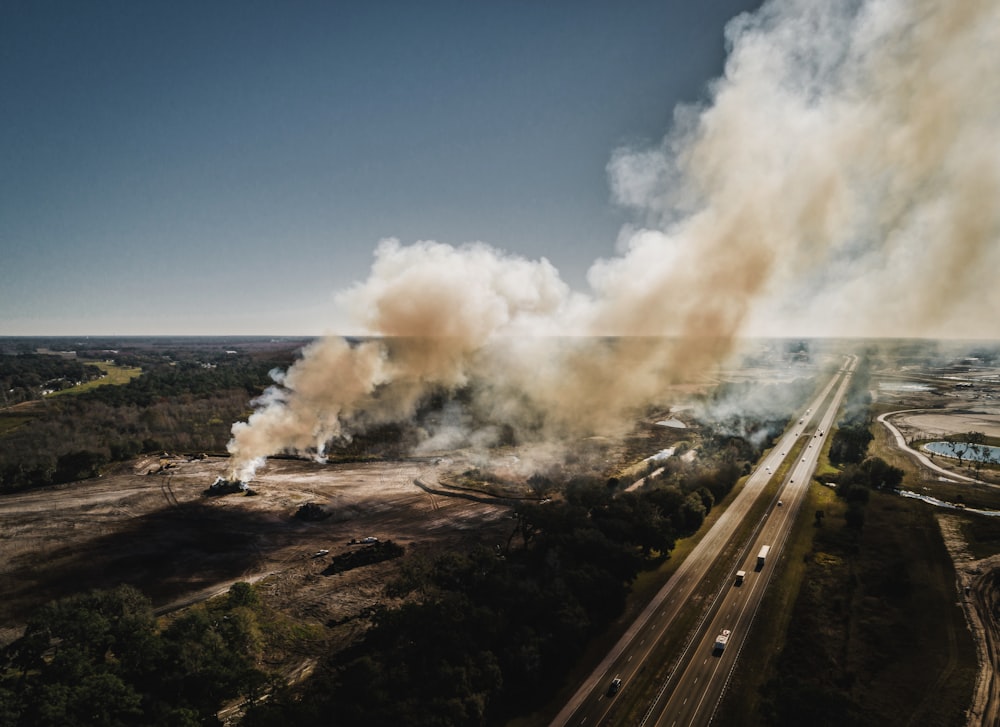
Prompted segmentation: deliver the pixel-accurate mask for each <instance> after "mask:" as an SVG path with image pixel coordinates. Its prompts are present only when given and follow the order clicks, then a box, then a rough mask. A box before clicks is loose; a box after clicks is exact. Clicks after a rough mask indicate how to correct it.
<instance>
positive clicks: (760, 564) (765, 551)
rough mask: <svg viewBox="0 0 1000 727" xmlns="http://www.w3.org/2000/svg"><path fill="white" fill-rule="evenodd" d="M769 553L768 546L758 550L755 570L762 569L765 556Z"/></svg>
mask: <svg viewBox="0 0 1000 727" xmlns="http://www.w3.org/2000/svg"><path fill="white" fill-rule="evenodd" d="M770 552H771V546H770V545H763V546H761V548H760V552H759V553H757V570H760V569H761V568H763V567H764V562H765V561H766V560H767V554H768V553H770Z"/></svg>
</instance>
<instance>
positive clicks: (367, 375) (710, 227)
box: [230, 0, 1000, 478]
mask: <svg viewBox="0 0 1000 727" xmlns="http://www.w3.org/2000/svg"><path fill="white" fill-rule="evenodd" d="M726 38H727V42H728V45H729V57H728V60H727V64H726V69H725V74H724V76H723V77H722V78H720V79H718V80H717V81H716V82H715V83H714V84H713V85H712V87H711V94H710V101H709V103H708V104H706V105H705V106H703V107H683V108H679V109H677V111H676V112H675V119H674V125H673V128H672V129H671V130H670V131H669V133H668V134H667V136H666V137H665V138H664V139H663V141H662V142H661V143H660V144H658V145H656V146H653V147H651V148H628V149H619V150H617V151H616V152H614V154H613V155H612V158H611V161H610V162H609V165H608V173H609V178H610V183H611V189H612V194H613V196H614V198H615V200H616V201H617V202H618V203H619V204H622V205H624V206H626V207H629V208H632V209H634V210H635V212H636V216H637V220H638V223H637V224H635V225H633V226H629V227H627V228H626V229H624V230H622V232H621V234H620V236H619V240H618V250H619V252H618V254H617V255H615V256H613V257H609V258H607V259H603V260H598V261H597V262H595V263H594V264H593V266H592V267H591V269H590V272H589V276H588V280H589V283H590V290H589V291H588V292H587V293H575V292H573V291H571V290H570V289H569V287H568V286H567V285H566V284H565V283H564V282H563V281H562V280H561V279H560V277H559V274H558V271H556V269H555V268H554V267H553V266H552V265H551V264H550V263H549V262H548V261H546V260H545V259H544V258H543V259H540V260H527V259H524V258H521V257H517V256H512V255H507V254H505V253H503V252H501V251H498V250H495V249H493V248H491V247H489V246H488V245H485V244H482V243H474V244H470V245H466V246H463V247H457V248H456V247H452V246H449V245H443V244H439V243H435V242H429V241H424V242H418V243H416V244H413V245H409V246H407V245H403V244H401V243H399V242H398V241H396V240H387V241H383V242H382V243H381V244H380V245H379V247H378V249H377V250H376V253H375V262H374V265H373V267H372V271H371V274H370V275H369V277H368V279H367V280H366V281H364V282H361V283H358V284H357V285H355V286H354V287H352V288H351V289H349V290H347V291H344V292H343V293H342V294H341V296H340V301H341V303H342V304H343V305H344V306H345V307H347V308H348V309H349V310H351V311H352V313H353V314H354V317H355V319H356V320H358V321H359V322H360V323H362V324H363V325H364V326H365V327H366V328H367V330H369V331H371V332H372V333H373V334H378V335H381V336H386V337H388V338H386V339H384V340H370V341H368V342H366V343H363V344H360V345H355V346H351V345H348V344H347V343H346V342H344V341H340V340H338V339H329V340H324V341H319V342H317V343H316V344H314V345H313V346H312V347H310V348H309V349H308V350H306V351H305V352H304V356H303V359H302V360H301V361H300V362H298V363H297V364H296V365H295V366H293V367H292V368H291V369H289V371H288V372H287V373H285V374H281V375H280V376H279V377H278V381H277V385H276V386H275V387H273V388H272V389H271V390H269V392H268V393H267V394H265V396H264V397H262V399H261V400H260V401H259V402H257V404H256V411H255V413H254V414H253V415H252V416H251V418H250V420H249V421H248V422H246V423H237V424H236V425H234V427H233V439H232V442H231V443H230V451H231V452H232V454H233V473H234V474H239V475H242V476H244V478H248V477H249V476H251V475H252V473H253V469H254V466H255V465H254V463H259V462H260V461H261V459H262V458H263V457H266V456H268V455H269V454H274V453H277V452H281V451H286V450H287V451H299V452H317V453H321V452H322V451H323V448H324V447H325V446H326V443H327V442H328V441H330V440H332V439H336V438H337V437H349V436H350V435H351V433H352V432H357V431H364V430H365V429H366V428H368V427H371V426H373V425H377V424H379V423H384V422H389V421H400V420H404V419H407V418H409V417H411V416H413V414H414V412H415V411H416V409H417V407H418V406H419V404H420V402H421V400H422V399H423V398H424V397H425V396H426V394H427V392H429V391H432V390H455V389H457V388H459V387H469V386H470V385H473V384H474V386H471V391H472V392H473V394H472V395H471V398H470V401H469V403H468V406H469V407H470V409H471V410H473V411H474V412H475V414H476V417H475V419H476V420H477V421H480V420H485V421H491V422H494V423H499V424H508V425H511V426H519V425H522V424H527V423H530V425H531V427H532V431H537V432H538V434H539V436H544V437H552V438H558V437H560V436H567V435H577V434H581V433H610V432H613V431H615V430H616V429H618V428H619V427H620V426H622V424H623V422H624V420H625V419H626V417H627V415H628V414H629V413H630V412H631V411H633V410H634V408H635V407H638V406H641V405H643V404H646V403H648V402H650V401H652V400H655V399H656V397H657V395H658V394H660V393H661V392H662V390H663V387H664V385H665V384H666V383H670V382H672V381H678V380H684V379H687V378H689V377H691V376H693V375H697V374H698V373H701V372H704V371H705V370H706V369H708V368H710V367H711V366H712V365H713V364H714V363H715V362H717V361H719V360H720V359H721V358H722V357H723V356H725V355H726V354H727V353H728V352H729V351H730V350H731V347H732V345H733V341H734V340H735V339H736V338H737V337H738V336H739V335H741V334H744V333H747V332H752V333H765V334H785V335H787V334H789V333H792V334H796V335H823V334H828V335H853V336H857V335H895V336H916V335H934V336H941V335H945V336H976V337H997V336H1000V330H998V329H997V326H998V325H1000V324H998V323H997V319H996V318H995V316H990V315H989V312H990V311H995V310H997V309H998V308H1000V286H996V285H994V284H993V277H994V275H995V271H996V270H997V269H1000V244H998V239H1000V205H997V204H996V201H997V199H1000V195H998V192H1000V145H997V143H996V136H995V133H996V129H997V128H1000V74H998V73H996V69H997V68H1000V3H998V2H997V1H996V0H960V1H959V2H948V3H940V2H936V1H933V0H871V1H869V2H845V3H820V2H814V1H812V0H780V1H775V2H768V3H765V5H764V6H763V7H762V8H761V9H760V10H759V11H757V12H756V13H753V14H745V15H742V16H740V17H738V18H736V19H734V20H733V21H731V22H730V24H729V25H728V26H727V28H726ZM554 335H559V336H564V337H565V338H561V339H558V340H557V341H553V339H551V338H546V337H551V336H554ZM596 336H621V337H624V338H619V339H617V341H616V342H611V341H607V340H600V339H595V338H594V337H596ZM645 337H656V338H645ZM659 337H672V338H670V339H664V338H659ZM452 419H453V421H457V420H456V419H455V418H454V417H453V418H452ZM430 436H433V434H432V435H430Z"/></svg>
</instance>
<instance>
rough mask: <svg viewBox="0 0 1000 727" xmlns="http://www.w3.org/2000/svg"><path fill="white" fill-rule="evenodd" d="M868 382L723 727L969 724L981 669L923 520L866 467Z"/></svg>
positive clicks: (880, 464)
mask: <svg viewBox="0 0 1000 727" xmlns="http://www.w3.org/2000/svg"><path fill="white" fill-rule="evenodd" d="M867 371H868V366H867V365H864V363H863V364H862V366H859V368H858V373H857V374H856V375H855V380H854V382H853V385H852V387H851V390H850V393H849V396H848V399H847V401H846V403H845V408H844V415H843V417H842V419H841V421H840V423H839V424H838V430H837V431H835V432H834V433H833V436H832V437H831V441H830V446H829V451H828V454H829V459H830V462H831V464H832V465H834V468H835V470H836V471H835V472H833V471H830V470H826V469H824V471H823V474H822V475H821V476H822V479H823V480H824V482H825V483H826V484H827V485H828V486H830V488H831V489H832V492H833V493H835V495H836V498H835V500H832V499H831V494H829V493H830V490H827V491H826V492H825V493H821V492H816V491H815V490H816V488H818V487H820V485H817V484H815V483H814V484H813V486H812V487H813V490H814V491H813V492H811V493H810V499H809V501H808V502H809V505H808V507H811V508H813V509H814V512H813V513H812V514H813V515H814V517H812V518H808V517H803V518H801V519H800V523H799V525H798V527H797V528H796V531H795V533H794V537H793V540H792V541H790V543H789V547H788V549H787V554H788V555H787V556H786V558H784V559H783V561H782V563H781V569H782V576H781V578H780V579H779V580H778V581H776V582H775V585H776V586H777V587H776V588H775V589H774V591H773V592H772V593H770V594H769V595H768V596H767V599H766V601H765V604H764V606H763V607H762V609H761V612H762V613H763V614H767V616H766V619H767V620H769V621H770V620H774V621H775V622H776V624H777V625H772V624H768V623H765V624H761V630H760V631H757V630H756V624H755V634H754V635H753V636H752V637H751V643H750V644H748V647H749V648H747V649H745V650H744V652H743V658H742V659H741V664H740V667H739V669H738V671H737V675H736V679H735V682H734V694H733V695H731V697H730V698H729V699H728V700H727V703H726V705H725V706H724V710H725V711H724V713H723V714H722V717H723V718H727V719H736V717H737V715H739V720H738V721H740V722H741V723H744V724H758V725H777V726H782V727H783V726H785V725H788V726H789V727H791V726H792V725H802V724H810V725H817V726H822V725H830V726H831V727H833V726H834V725H836V726H837V727H840V726H842V725H859V726H860V725H882V724H920V725H956V726H957V725H962V724H964V723H965V709H966V708H967V707H968V705H969V700H970V698H971V693H972V685H973V682H974V679H975V674H976V657H975V650H974V645H973V643H972V640H971V637H970V635H969V633H968V630H967V627H966V624H965V619H964V615H963V613H962V611H961V609H960V608H959V607H958V606H957V605H956V603H955V599H956V592H955V588H956V586H955V572H954V568H953V567H952V564H951V560H950V558H949V556H948V553H947V550H946V549H945V546H944V543H943V541H942V538H941V534H940V530H939V528H938V525H937V522H936V521H935V518H934V513H933V510H932V508H931V507H928V506H927V505H926V504H924V503H922V502H918V501H914V500H908V499H905V498H901V497H898V496H897V495H895V494H894V493H893V490H895V489H896V488H897V487H899V485H900V483H901V481H902V479H903V477H904V470H902V469H900V468H897V467H894V466H893V465H891V464H889V463H887V462H886V461H884V460H883V459H881V458H880V457H874V456H869V454H868V445H869V443H870V441H871V440H872V439H873V436H872V433H871V427H872V421H871V417H870V415H869V409H870V402H867V401H866V400H867V391H868V389H869V382H868V381H867ZM842 431H843V433H841V432H842ZM786 620H787V623H788V626H787V629H785V628H783V624H784V622H785V621H786ZM774 643H777V644H778V646H779V648H778V649H777V650H776V651H775V650H774V649H773V647H772V646H770V645H771V644H774ZM764 667H766V669H765V668H764ZM756 674H761V675H762V676H759V677H758V676H756ZM751 690H759V691H757V692H756V694H750V693H748V692H749V691H751Z"/></svg>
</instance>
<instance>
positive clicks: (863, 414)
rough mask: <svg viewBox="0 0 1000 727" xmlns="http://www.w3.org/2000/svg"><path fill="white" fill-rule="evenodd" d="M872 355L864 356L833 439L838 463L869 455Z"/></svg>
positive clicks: (833, 453)
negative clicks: (866, 453)
mask: <svg viewBox="0 0 1000 727" xmlns="http://www.w3.org/2000/svg"><path fill="white" fill-rule="evenodd" d="M871 404H872V397H871V358H870V355H869V354H865V355H864V356H862V357H861V358H860V359H859V361H858V365H857V368H856V369H855V370H854V375H853V376H852V377H851V383H850V385H849V387H848V389H847V395H846V396H845V397H844V415H843V417H841V419H840V421H838V422H837V428H836V430H835V431H834V432H833V439H832V441H831V442H830V462H832V463H833V464H835V465H842V464H849V463H853V464H857V463H859V462H861V460H863V459H864V458H865V452H867V450H868V444H869V443H870V442H871V441H872V438H873V437H872V433H871V431H870V429H871Z"/></svg>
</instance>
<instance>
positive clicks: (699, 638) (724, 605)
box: [552, 358, 856, 727]
mask: <svg viewBox="0 0 1000 727" xmlns="http://www.w3.org/2000/svg"><path fill="white" fill-rule="evenodd" d="M855 362H856V360H855V359H853V358H851V359H850V360H849V362H848V363H847V364H845V366H844V367H843V368H841V369H840V370H839V371H838V372H837V373H836V374H835V375H834V376H833V377H831V379H830V381H829V382H828V383H827V385H826V386H824V387H823V390H822V391H821V392H820V393H819V394H818V395H817V396H816V397H815V399H814V400H813V401H812V402H811V403H810V405H809V407H808V409H807V414H805V415H804V416H803V420H802V424H796V425H795V426H792V427H790V428H789V430H788V431H787V432H785V434H784V435H783V436H782V437H781V439H780V440H779V441H778V442H777V444H775V446H774V447H773V448H772V449H771V451H770V452H769V453H768V454H767V455H766V456H765V457H764V458H763V459H762V460H761V462H760V463H759V465H758V467H757V469H756V470H755V471H754V472H753V473H751V475H750V476H749V477H748V478H747V480H746V482H745V483H744V486H743V489H742V490H741V491H740V493H739V494H738V495H737V496H736V498H735V499H734V500H733V502H732V503H731V504H730V505H729V507H728V508H727V509H726V511H725V512H724V513H723V514H722V516H721V517H719V519H718V520H717V521H716V523H715V525H714V526H713V527H712V529H711V530H709V531H708V532H707V533H706V534H705V536H704V538H702V540H701V542H700V543H699V544H698V545H697V546H696V547H695V548H694V549H693V550H692V551H691V553H690V554H689V555H688V557H687V558H685V560H684V562H683V563H682V564H681V565H680V566H679V567H678V569H677V571H676V573H674V575H673V576H672V577H671V578H670V580H669V581H668V582H667V583H666V584H665V585H664V586H663V588H662V589H660V591H659V592H658V593H657V594H656V596H655V597H654V598H653V599H652V600H651V601H650V603H649V605H648V606H647V607H646V608H645V609H644V610H643V612H642V613H641V614H640V615H639V616H638V618H636V620H635V621H634V622H633V624H632V625H631V626H630V627H629V629H628V630H627V631H626V632H625V634H624V635H623V636H622V638H621V639H620V640H619V641H618V643H617V644H616V645H615V646H614V647H613V648H612V649H611V651H610V652H609V653H608V654H607V656H606V657H605V658H604V659H603V660H602V661H601V663H600V664H599V665H598V666H597V668H596V669H595V670H594V671H593V672H592V673H591V674H590V676H588V677H587V678H586V679H585V680H584V682H583V684H581V686H580V687H579V688H578V689H577V691H576V693H575V694H574V695H573V696H572V697H571V698H570V700H569V701H568V702H567V704H566V705H565V706H564V707H563V709H562V710H561V711H560V712H559V714H558V715H556V717H555V719H554V720H553V721H552V725H553V726H554V727H562V726H563V725H574V726H576V725H587V726H588V727H589V726H590V725H599V724H618V723H619V720H621V719H623V718H624V716H625V715H623V714H617V712H618V710H617V709H616V706H617V705H618V704H619V703H620V701H621V697H622V695H624V694H625V693H626V691H627V690H628V689H629V686H630V683H631V682H633V680H635V677H636V675H637V674H640V673H641V672H644V671H645V670H646V669H647V668H649V669H650V670H651V671H655V669H656V667H658V666H659V665H658V664H656V663H653V662H652V661H651V655H652V654H653V653H654V651H655V649H656V647H657V645H658V643H659V641H660V640H661V639H662V638H663V636H664V634H665V633H666V631H667V629H668V628H669V627H670V625H671V623H672V622H673V620H674V619H675V618H676V617H677V616H678V614H680V613H681V612H682V611H684V610H686V609H690V608H701V609H702V614H701V618H700V621H699V623H698V627H697V629H696V633H695V634H694V636H693V638H692V639H691V640H690V641H689V642H688V645H687V647H686V648H685V649H684V651H683V653H682V654H680V655H678V656H677V657H676V663H675V664H674V666H673V668H672V669H671V670H670V673H669V675H668V676H667V678H666V679H665V681H663V682H662V683H661V684H658V685H656V686H655V687H654V688H653V689H652V690H650V695H649V699H648V707H647V708H646V709H645V713H644V714H643V716H642V717H641V721H640V724H669V725H673V724H677V725H695V724H708V722H709V721H710V719H711V715H712V714H713V713H714V711H715V708H716V707H717V705H718V703H719V701H720V699H721V697H722V694H723V692H724V690H725V685H726V682H727V680H728V677H729V674H730V673H731V672H732V669H733V666H734V665H735V662H736V658H737V656H738V654H739V649H740V647H741V646H742V643H743V641H744V640H745V638H746V634H747V632H748V631H749V628H750V624H751V622H752V620H753V616H754V612H755V610H756V608H757V605H758V604H759V602H760V598H761V596H762V595H763V592H764V588H765V587H766V584H767V579H768V578H769V577H770V573H771V572H772V571H773V561H774V559H775V557H776V556H778V555H780V549H781V545H782V544H783V543H784V540H785V538H786V537H787V533H788V531H789V529H790V527H791V524H792V522H793V520H794V518H795V516H796V515H797V514H798V511H799V509H800V507H801V502H802V500H803V498H804V496H805V492H806V489H807V487H808V483H809V479H810V477H811V474H812V471H813V470H814V468H815V466H816V461H817V459H818V453H819V450H820V449H821V443H822V439H823V437H825V435H826V433H827V432H829V430H830V426H831V425H832V424H833V421H834V419H835V417H836V414H837V410H838V409H839V406H840V401H841V400H842V398H843V395H844V392H845V391H846V389H847V382H848V380H849V378H850V377H849V374H850V372H851V371H852V370H853V367H854V365H855ZM838 383H839V386H838ZM835 387H836V393H835V394H834V395H833V397H832V398H831V397H830V394H831V392H833V391H834V388H835ZM828 399H829V401H828ZM824 403H826V405H825V406H824ZM821 407H822V413H820V409H821ZM816 420H818V424H817V425H815V426H814V425H813V422H814V421H816ZM813 431H822V432H823V433H824V435H823V437H815V436H813V434H812V433H813ZM805 433H808V435H809V437H810V442H809V444H810V445H812V446H808V445H807V446H804V447H803V450H804V451H803V453H802V454H801V455H799V458H800V461H799V462H796V463H794V464H793V466H792V467H791V468H790V471H789V474H788V476H787V477H788V481H787V482H785V483H783V487H782V489H781V490H780V491H779V493H778V495H777V496H776V497H775V498H774V499H773V501H772V502H771V503H770V505H769V507H768V510H767V513H766V514H765V515H764V517H763V519H762V520H761V521H760V523H759V524H758V527H757V528H756V529H755V532H754V535H753V537H752V539H751V542H748V543H746V544H745V546H744V547H741V548H739V549H738V552H740V553H744V554H746V559H745V560H741V561H740V562H734V563H733V564H732V567H731V573H730V575H731V578H730V579H728V580H727V581H726V583H725V584H724V586H723V588H722V590H721V591H720V592H719V593H718V594H716V597H715V598H713V599H708V601H707V602H704V603H698V602H697V601H696V599H695V598H694V597H695V594H696V591H697V590H698V586H699V585H700V584H701V582H702V580H703V579H704V578H705V577H706V575H707V574H708V573H709V571H710V570H711V569H712V567H713V565H714V564H715V561H716V559H717V558H718V557H719V555H720V553H721V552H722V551H723V550H724V548H725V546H726V545H727V544H728V543H729V541H730V540H731V539H732V538H733V536H734V534H735V533H736V530H737V528H738V527H739V525H740V524H741V523H742V522H743V521H744V520H745V519H746V518H747V516H748V514H749V512H750V509H751V508H752V506H753V505H754V503H755V502H756V501H757V499H758V498H759V497H760V496H761V494H762V493H763V491H764V489H765V488H766V486H767V484H768V482H769V481H770V480H771V477H772V473H774V472H776V471H777V469H778V468H779V467H780V466H781V464H782V462H784V460H785V459H786V458H787V457H788V456H789V455H790V453H791V452H792V450H793V447H794V446H795V444H796V442H797V441H798V440H799V438H800V437H802V436H803V435H804V434H805ZM779 499H780V500H781V501H782V502H783V505H782V506H778V505H777V502H778V501H779ZM765 543H766V544H769V545H771V546H772V547H771V554H770V556H769V559H768V561H767V563H766V565H765V567H764V569H763V570H761V571H759V572H756V571H755V570H754V567H755V564H756V555H757V551H758V549H759V545H760V544H765ZM748 563H749V566H748V565H747V564H748ZM740 569H742V570H746V571H747V578H746V581H745V583H744V584H743V585H742V586H740V587H733V582H734V579H735V574H736V571H737V570H740ZM724 628H725V629H730V630H731V631H732V632H733V633H732V636H731V637H730V638H731V640H730V642H729V645H728V646H727V647H726V649H725V651H723V652H722V653H721V654H719V655H717V656H713V648H712V646H713V644H714V641H715V637H716V635H717V634H718V633H719V632H720V631H721V630H722V629H724ZM613 678H620V679H621V680H622V688H621V691H620V692H619V693H618V694H617V695H609V694H608V687H609V685H610V683H611V680H612V679H613Z"/></svg>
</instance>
